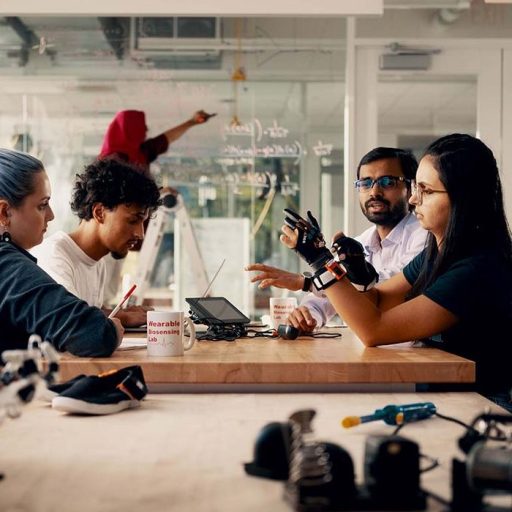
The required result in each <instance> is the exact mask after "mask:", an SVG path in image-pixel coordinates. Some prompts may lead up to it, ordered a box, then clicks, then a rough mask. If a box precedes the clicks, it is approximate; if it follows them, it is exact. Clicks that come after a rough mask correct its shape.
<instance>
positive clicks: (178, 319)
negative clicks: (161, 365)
mask: <svg viewBox="0 0 512 512" xmlns="http://www.w3.org/2000/svg"><path fill="white" fill-rule="evenodd" d="M147 315H148V317H147V334H148V356H182V355H183V354H184V352H185V350H190V349H191V348H192V346H193V345H194V343H195V341H196V330H195V328H194V324H193V323H192V320H190V318H188V317H186V316H185V314H184V313H183V311H148V313H147ZM185 324H186V325H187V327H188V329H189V331H190V337H187V336H185Z"/></svg>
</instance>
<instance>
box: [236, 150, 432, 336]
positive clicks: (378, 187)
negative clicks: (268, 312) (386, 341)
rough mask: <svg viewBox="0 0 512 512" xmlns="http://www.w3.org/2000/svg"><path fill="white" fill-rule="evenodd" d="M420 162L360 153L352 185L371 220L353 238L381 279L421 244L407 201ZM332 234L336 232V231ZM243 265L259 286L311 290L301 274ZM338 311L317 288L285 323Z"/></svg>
mask: <svg viewBox="0 0 512 512" xmlns="http://www.w3.org/2000/svg"><path fill="white" fill-rule="evenodd" d="M417 168H418V162H417V161H416V158H415V157H414V155H413V154H412V153H411V152H410V151H404V150H402V149H396V148H386V147H379V148H376V149H373V150H371V151H370V152H369V153H367V154H366V155H364V156H363V158H362V159H361V161H360V162H359V165H358V167H357V180H356V181H355V184H354V185H355V188H356V190H357V191H358V194H359V203H360V205H361V211H362V212H363V214H364V216H365V217H366V218H367V219H368V220H369V221H370V222H372V223H373V224H374V226H372V227H371V228H369V229H367V230H366V231H364V232H363V233H361V234H360V235H359V236H357V237H356V238H355V239H356V240H357V241H359V242H360V243H361V244H362V245H363V247H364V249H365V253H366V259H367V261H368V262H370V263H371V264H372V265H373V266H374V268H375V270H376V271H377V272H378V274H379V281H384V280H386V279H389V278H390V277H391V276H393V275H395V274H397V273H398V272H400V271H401V270H402V269H403V267H404V266H405V265H406V264H407V263H409V262H410V261H411V260H412V259H413V257H414V256H416V255H417V254H418V253H419V252H421V250H422V249H423V248H424V247H425V240H426V236H427V232H426V231H425V230H424V229H423V228H422V227H421V226H420V224H419V222H418V221H417V219H416V217H415V216H414V214H413V213H412V209H413V207H412V206H411V205H410V204H409V198H410V197H411V181H412V180H413V179H414V177H415V175H416V169H417ZM334 238H336V235H335V236H334ZM246 270H249V271H254V270H255V271H259V273H258V274H257V275H255V276H254V277H253V278H252V279H251V281H252V282H259V283H260V284H259V287H260V288H267V287H269V286H275V287H277V288H287V289H289V290H292V291H298V290H303V291H310V289H311V282H310V281H309V280H307V279H305V278H304V277H303V276H302V275H301V274H295V273H292V272H287V271H284V270H281V269H277V268H275V267H270V266H268V265H263V264H258V263H257V264H253V265H249V266H248V267H247V269H246ZM335 314H336V311H335V310H334V308H333V306H332V305H331V303H330V302H329V300H328V299H327V298H326V297H325V296H323V295H320V293H319V292H314V293H313V292H312V293H309V294H308V295H307V296H306V297H305V298H304V299H303V300H302V302H301V304H300V306H299V307H298V308H296V309H295V310H294V311H293V312H292V313H291V314H290V316H289V317H288V322H289V323H290V324H292V325H293V326H295V327H297V328H299V329H300V330H302V331H304V332H310V331H312V330H313V329H314V328H315V327H317V326H319V327H320V326H323V325H325V324H326V323H327V322H328V321H329V320H330V319H331V318H332V317H333V316H334V315H335Z"/></svg>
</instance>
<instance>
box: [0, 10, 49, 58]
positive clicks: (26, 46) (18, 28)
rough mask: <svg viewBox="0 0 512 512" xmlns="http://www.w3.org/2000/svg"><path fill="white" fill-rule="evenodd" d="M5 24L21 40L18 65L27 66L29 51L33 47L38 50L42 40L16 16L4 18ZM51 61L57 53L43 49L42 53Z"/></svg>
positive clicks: (46, 48)
mask: <svg viewBox="0 0 512 512" xmlns="http://www.w3.org/2000/svg"><path fill="white" fill-rule="evenodd" d="M4 19H5V22H6V23H7V25H8V26H9V27H11V28H12V29H13V30H14V32H16V35H17V36H18V37H19V38H20V39H21V43H22V44H21V48H20V50H19V61H18V62H19V65H20V66H21V67H24V66H26V65H27V63H28V60H29V55H30V50H32V49H33V48H34V47H36V48H38V47H39V45H40V44H41V41H43V40H44V39H43V38H42V37H39V36H38V35H37V34H36V33H35V32H34V31H33V30H32V29H31V28H29V27H27V25H25V23H23V21H22V20H21V19H20V18H18V17H17V16H6V17H5V18H4ZM41 53H45V54H46V55H48V57H50V59H51V60H52V61H53V60H55V57H56V56H57V51H56V50H54V49H51V48H48V47H45V49H44V52H41Z"/></svg>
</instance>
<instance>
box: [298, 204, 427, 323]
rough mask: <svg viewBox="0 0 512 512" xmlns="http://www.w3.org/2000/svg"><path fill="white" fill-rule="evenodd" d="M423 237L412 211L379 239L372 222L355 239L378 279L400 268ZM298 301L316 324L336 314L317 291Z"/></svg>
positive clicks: (419, 246)
mask: <svg viewBox="0 0 512 512" xmlns="http://www.w3.org/2000/svg"><path fill="white" fill-rule="evenodd" d="M426 238H427V231H426V230H424V229H423V228H422V227H421V225H420V223H419V222H418V219H417V218H416V217H415V216H414V214H412V213H408V214H407V215H406V216H405V217H404V218H403V219H402V220H401V221H400V222H399V223H398V224H397V225H396V226H395V227H394V228H393V229H392V230H391V232H390V233H389V235H388V236H387V237H386V238H384V240H382V241H381V239H380V237H379V234H378V233H377V228H376V227H375V226H373V227H371V228H368V229H367V230H366V231H363V233H361V234H360V235H359V236H357V237H356V240H357V241H358V242H360V243H361V244H362V245H363V247H364V250H365V253H366V261H368V262H370V263H371V264H372V265H373V266H374V268H375V270H376V271H377V273H378V274H379V282H382V281H385V280H386V279H389V278H390V277H392V276H394V275H395V274H398V273H399V272H401V271H402V269H403V268H404V267H405V265H407V263H409V262H410V261H411V260H412V259H413V258H414V257H415V256H416V255H417V254H419V253H420V252H421V251H422V250H423V249H424V248H425V242H426ZM300 305H301V306H307V307H308V308H309V310H310V312H311V315H312V316H313V318H314V319H315V320H316V321H317V325H318V326H319V327H321V326H322V325H325V324H326V323H327V322H328V321H329V320H330V319H331V318H332V317H333V316H334V315H336V310H335V309H334V308H333V306H332V304H331V303H330V302H329V299H328V298H327V297H325V295H324V294H323V293H321V292H320V293H319V292H316V293H308V294H307V295H306V297H305V298H304V299H303V300H302V301H301V303H300Z"/></svg>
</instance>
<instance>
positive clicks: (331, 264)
mask: <svg viewBox="0 0 512 512" xmlns="http://www.w3.org/2000/svg"><path fill="white" fill-rule="evenodd" d="M346 273H347V272H346V270H345V269H344V268H343V266H342V265H340V263H339V262H337V261H336V260H334V259H333V260H329V261H328V262H327V263H326V264H325V265H324V267H323V268H320V269H319V270H317V271H316V272H315V274H314V276H313V284H314V285H315V288H316V289H317V290H326V289H327V288H329V286H332V285H333V284H334V283H336V282H337V281H340V280H341V279H343V276H344V275H345V274H346Z"/></svg>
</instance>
